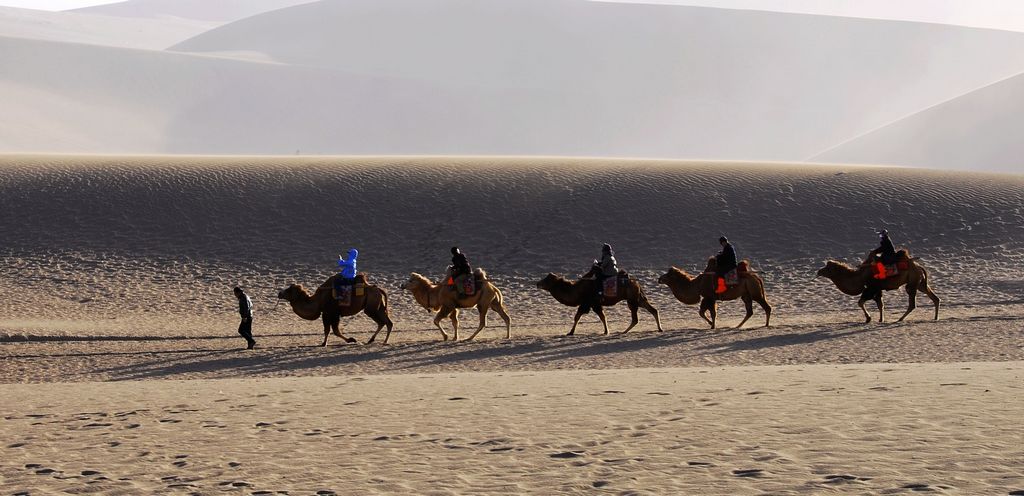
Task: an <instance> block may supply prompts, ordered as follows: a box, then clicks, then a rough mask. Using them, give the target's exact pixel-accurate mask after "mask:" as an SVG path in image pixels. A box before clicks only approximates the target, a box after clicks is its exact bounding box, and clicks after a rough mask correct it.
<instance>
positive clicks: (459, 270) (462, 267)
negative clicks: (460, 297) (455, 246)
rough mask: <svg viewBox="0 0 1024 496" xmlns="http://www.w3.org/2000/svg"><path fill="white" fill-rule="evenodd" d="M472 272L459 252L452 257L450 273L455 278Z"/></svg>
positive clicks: (464, 256)
mask: <svg viewBox="0 0 1024 496" xmlns="http://www.w3.org/2000/svg"><path fill="white" fill-rule="evenodd" d="M471 272H473V269H472V268H471V267H470V266H469V260H467V259H466V255H464V254H463V253H462V252H461V251H460V252H459V253H456V254H455V255H452V273H453V274H454V275H456V276H459V275H462V274H469V273H471Z"/></svg>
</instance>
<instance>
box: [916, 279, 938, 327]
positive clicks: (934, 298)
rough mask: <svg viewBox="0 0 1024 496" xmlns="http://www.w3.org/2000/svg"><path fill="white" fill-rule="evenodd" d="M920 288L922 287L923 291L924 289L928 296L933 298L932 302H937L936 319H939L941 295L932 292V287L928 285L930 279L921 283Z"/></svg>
mask: <svg viewBox="0 0 1024 496" xmlns="http://www.w3.org/2000/svg"><path fill="white" fill-rule="evenodd" d="M920 288H921V291H924V294H926V295H928V298H929V299H931V300H932V303H934V304H935V319H934V320H939V297H938V296H936V295H935V293H933V292H932V288H930V287H928V281H923V282H922V283H921V284H920Z"/></svg>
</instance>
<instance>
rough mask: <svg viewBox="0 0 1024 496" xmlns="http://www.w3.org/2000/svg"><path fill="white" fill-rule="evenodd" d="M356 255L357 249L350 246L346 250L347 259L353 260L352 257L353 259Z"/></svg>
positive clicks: (357, 254)
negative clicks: (349, 248)
mask: <svg viewBox="0 0 1024 496" xmlns="http://www.w3.org/2000/svg"><path fill="white" fill-rule="evenodd" d="M358 256H359V250H357V249H355V248H352V249H351V250H349V251H348V259H349V260H353V259H355V258H356V257H358Z"/></svg>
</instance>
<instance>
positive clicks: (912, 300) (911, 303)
mask: <svg viewBox="0 0 1024 496" xmlns="http://www.w3.org/2000/svg"><path fill="white" fill-rule="evenodd" d="M907 297H908V298H909V300H908V301H907V311H906V312H904V313H903V316H902V317H900V320H898V321H897V322H903V319H905V318H907V315H910V312H913V311H914V309H915V308H917V284H907Z"/></svg>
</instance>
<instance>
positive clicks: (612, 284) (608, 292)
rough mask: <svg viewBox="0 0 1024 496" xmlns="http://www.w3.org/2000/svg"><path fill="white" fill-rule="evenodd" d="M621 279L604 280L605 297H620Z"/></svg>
mask: <svg viewBox="0 0 1024 496" xmlns="http://www.w3.org/2000/svg"><path fill="white" fill-rule="evenodd" d="M618 283H619V278H618V277H609V278H607V279H605V280H604V282H603V284H604V296H605V297H606V298H614V297H616V296H618V295H619V284H618Z"/></svg>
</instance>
